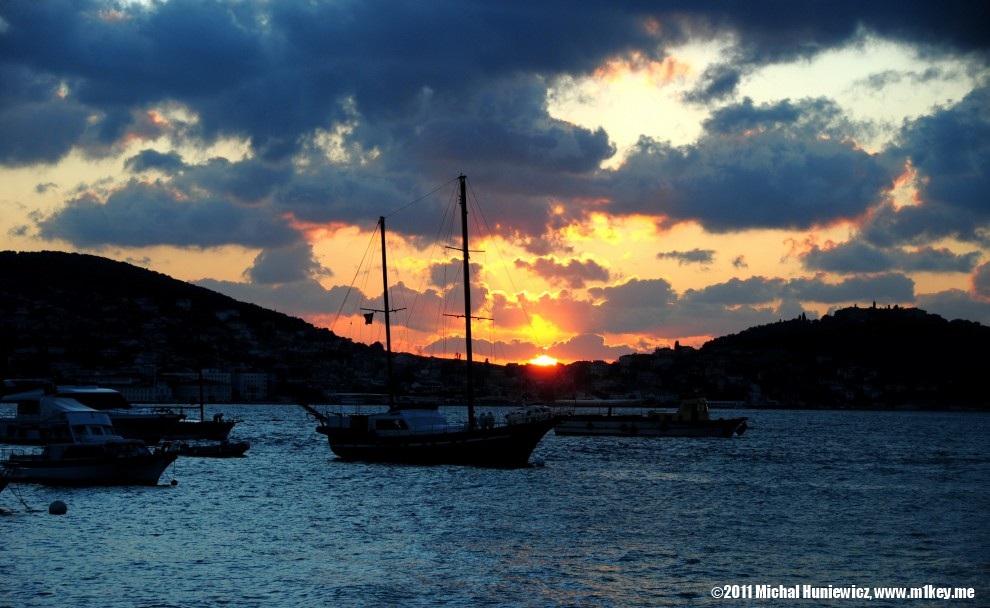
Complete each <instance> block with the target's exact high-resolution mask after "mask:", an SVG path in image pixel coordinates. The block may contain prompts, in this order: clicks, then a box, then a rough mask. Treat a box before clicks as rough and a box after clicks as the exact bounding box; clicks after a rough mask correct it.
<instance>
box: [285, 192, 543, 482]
mask: <svg viewBox="0 0 990 608" xmlns="http://www.w3.org/2000/svg"><path fill="white" fill-rule="evenodd" d="M458 179H459V182H460V197H459V204H460V207H461V232H462V237H461V251H462V253H463V264H464V271H463V275H464V318H465V339H466V342H467V348H466V355H467V357H466V358H467V383H466V386H467V414H468V420H467V424H454V423H451V422H449V421H448V420H447V419H446V417H445V416H444V415H443V413H441V412H440V411H439V409H438V407H437V406H436V405H423V404H401V405H400V404H397V403H396V400H395V396H394V391H393V387H392V378H391V375H392V343H391V326H390V323H389V313H390V310H389V302H388V273H387V267H388V265H387V263H386V251H385V218H384V217H381V218H379V220H378V223H379V226H380V227H381V235H382V236H381V240H382V283H383V285H384V304H385V310H384V312H385V342H386V357H387V361H386V363H387V365H386V367H387V374H388V406H389V407H388V410H387V411H385V412H381V413H376V414H346V415H345V414H339V413H337V414H331V413H320V412H318V411H317V410H315V409H314V408H312V407H310V406H304V407H305V408H306V410H307V411H308V412H310V414H312V415H314V416H315V417H316V418H317V420H318V421H319V422H320V425H319V426H318V427H317V428H316V432H318V433H321V434H323V435H326V437H327V441H328V443H329V444H330V450H331V451H332V452H333V453H334V454H336V455H337V456H338V457H339V458H341V459H343V460H356V461H364V462H390V463H405V464H453V465H469V466H480V467H493V468H520V467H525V466H528V465H529V459H530V456H531V455H532V453H533V450H534V449H535V448H536V445H537V444H538V443H539V442H540V441H541V440H542V439H543V437H544V436H545V435H546V434H547V433H548V432H549V431H550V429H552V428H553V427H554V426H555V425H556V424H557V422H558V421H559V420H558V418H557V417H556V416H554V415H552V414H551V413H550V412H549V411H546V412H544V413H543V414H542V415H539V416H533V415H526V416H518V415H514V414H508V415H506V423H505V424H495V421H494V420H492V419H490V418H484V419H482V420H479V419H478V418H477V417H476V416H475V412H474V395H473V391H474V377H473V367H474V365H473V359H472V351H471V295H470V294H471V290H470V288H469V286H470V280H469V274H468V270H469V264H468V229H467V227H468V221H467V194H466V186H465V181H466V177H465V176H464V175H461V176H460V177H459V178H458Z"/></svg>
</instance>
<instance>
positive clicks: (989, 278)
mask: <svg viewBox="0 0 990 608" xmlns="http://www.w3.org/2000/svg"><path fill="white" fill-rule="evenodd" d="M973 293H975V294H976V295H978V296H979V297H981V298H983V299H984V300H986V301H987V302H990V262H987V263H986V264H983V265H981V266H980V267H979V268H977V269H976V272H974V273H973ZM970 318H972V319H977V318H979V317H970Z"/></svg>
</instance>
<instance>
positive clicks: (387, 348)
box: [378, 216, 395, 410]
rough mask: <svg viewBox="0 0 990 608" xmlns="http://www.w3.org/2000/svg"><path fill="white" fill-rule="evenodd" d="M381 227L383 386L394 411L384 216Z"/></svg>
mask: <svg viewBox="0 0 990 608" xmlns="http://www.w3.org/2000/svg"><path fill="white" fill-rule="evenodd" d="M378 225H379V226H381V227H382V297H383V298H384V300H385V374H386V375H385V386H386V390H387V391H388V409H390V410H392V409H395V394H394V391H393V390H392V323H391V321H390V320H389V317H390V316H391V315H390V314H389V310H391V309H390V308H389V307H388V259H387V256H386V253H385V216H381V217H379V218H378Z"/></svg>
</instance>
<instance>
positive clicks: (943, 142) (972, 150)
mask: <svg viewBox="0 0 990 608" xmlns="http://www.w3.org/2000/svg"><path fill="white" fill-rule="evenodd" d="M887 154H888V155H889V156H891V157H892V158H904V159H907V160H908V161H909V162H910V163H911V166H912V168H913V169H914V170H915V171H916V172H917V175H918V178H919V179H918V183H919V198H920V199H921V201H922V204H920V205H911V206H905V207H901V208H899V209H895V208H894V207H892V206H886V207H884V208H882V209H879V210H878V213H876V214H875V215H874V216H873V217H871V218H870V220H869V222H868V223H867V224H866V225H865V226H864V227H863V230H862V233H863V236H864V237H865V238H866V239H868V240H869V241H870V242H872V243H875V244H877V245H881V246H887V245H890V244H896V243H899V242H903V243H923V242H928V241H933V240H938V239H940V238H944V237H953V238H957V239H959V240H962V241H969V242H974V243H981V244H987V243H990V205H988V204H987V192H990V88H982V89H977V90H975V91H973V92H972V93H970V94H969V95H967V96H966V97H965V98H964V99H963V100H962V101H961V102H960V103H958V104H956V105H955V106H952V107H950V108H946V109H943V110H941V111H938V112H935V113H934V114H932V115H930V116H925V117H922V118H919V119H917V120H915V121H914V122H912V123H910V124H909V125H907V126H906V128H905V129H903V131H902V133H901V137H900V141H899V142H898V145H896V146H893V147H891V149H890V150H888V151H887Z"/></svg>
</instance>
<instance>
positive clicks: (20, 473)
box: [3, 452, 177, 486]
mask: <svg viewBox="0 0 990 608" xmlns="http://www.w3.org/2000/svg"><path fill="white" fill-rule="evenodd" d="M176 457H177V454H174V453H160V452H156V453H153V454H148V455H145V456H134V457H128V458H114V457H102V458H85V459H73V460H71V461H60V460H48V459H45V458H43V457H39V456H32V455H26V456H25V455H22V456H11V457H10V459H8V460H6V461H4V463H3V470H4V477H5V479H6V480H7V481H8V482H10V483H41V484H47V485H62V486H118V485H142V486H154V485H158V481H159V479H161V476H162V473H164V472H165V469H166V468H167V467H168V465H170V464H171V463H172V462H174V461H175V459H176Z"/></svg>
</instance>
